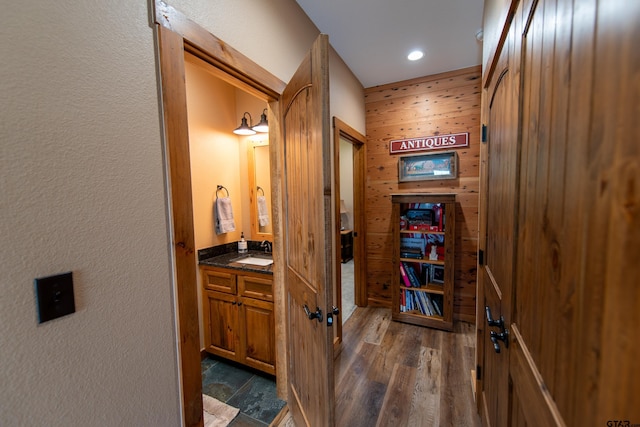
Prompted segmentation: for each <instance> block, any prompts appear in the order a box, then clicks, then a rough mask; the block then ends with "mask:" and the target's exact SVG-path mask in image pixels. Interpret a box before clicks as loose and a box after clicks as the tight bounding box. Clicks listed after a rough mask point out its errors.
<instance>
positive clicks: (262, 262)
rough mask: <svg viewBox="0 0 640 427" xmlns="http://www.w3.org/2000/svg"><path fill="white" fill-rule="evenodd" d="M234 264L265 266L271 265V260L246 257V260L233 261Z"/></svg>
mask: <svg viewBox="0 0 640 427" xmlns="http://www.w3.org/2000/svg"><path fill="white" fill-rule="evenodd" d="M234 262H239V263H240V264H251V265H260V266H267V265H271V264H273V259H271V258H258V257H255V256H248V257H246V258H240V259H236V260H234Z"/></svg>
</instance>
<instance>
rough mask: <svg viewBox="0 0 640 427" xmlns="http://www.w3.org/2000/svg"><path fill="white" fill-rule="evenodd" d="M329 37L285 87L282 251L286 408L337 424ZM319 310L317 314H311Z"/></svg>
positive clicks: (309, 420)
mask: <svg viewBox="0 0 640 427" xmlns="http://www.w3.org/2000/svg"><path fill="white" fill-rule="evenodd" d="M328 46H329V43H328V37H327V36H326V35H320V36H319V37H318V38H317V39H316V41H315V42H314V44H313V46H312V48H311V51H310V52H309V54H307V56H306V57H305V59H304V61H303V62H302V64H301V65H300V67H299V68H298V70H297V71H296V73H295V74H294V76H293V77H292V79H291V81H290V82H289V84H288V85H287V87H286V89H285V90H284V92H283V94H282V98H281V103H280V105H281V106H282V136H283V142H284V171H283V173H284V191H283V193H284V194H283V205H284V223H285V224H284V225H285V226H284V252H285V259H284V261H285V264H286V267H285V268H286V272H285V275H286V297H285V298H286V301H285V306H286V317H287V328H288V330H287V338H288V352H287V355H288V358H289V360H288V382H289V399H288V403H289V408H290V410H291V412H292V414H293V417H294V419H295V422H296V425H298V426H332V425H333V423H334V416H333V415H334V389H333V356H332V351H333V347H332V337H333V331H332V329H331V328H329V327H327V323H326V318H327V309H328V308H330V307H331V306H332V286H331V278H332V277H333V269H334V261H335V256H334V255H332V253H333V252H332V251H333V250H334V247H335V235H334V233H333V224H334V221H335V218H334V214H333V211H332V208H331V198H332V193H331V180H332V177H331V147H330V122H329V111H328V110H329V107H328V101H329V75H328ZM316 316H317V317H316Z"/></svg>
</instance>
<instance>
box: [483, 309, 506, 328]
mask: <svg viewBox="0 0 640 427" xmlns="http://www.w3.org/2000/svg"><path fill="white" fill-rule="evenodd" d="M484 311H485V313H486V315H487V324H488V325H489V326H497V327H498V328H501V329H502V328H504V318H503V317H502V316H500V319H498V320H494V319H493V318H492V317H491V309H490V308H489V306H488V305H487V306H486V307H485V308H484Z"/></svg>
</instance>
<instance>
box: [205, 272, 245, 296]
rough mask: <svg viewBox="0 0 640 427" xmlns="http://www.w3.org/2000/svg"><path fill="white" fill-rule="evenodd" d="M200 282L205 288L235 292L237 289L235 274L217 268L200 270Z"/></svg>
mask: <svg viewBox="0 0 640 427" xmlns="http://www.w3.org/2000/svg"><path fill="white" fill-rule="evenodd" d="M202 282H203V284H204V287H205V289H210V290H212V291H218V292H226V293H229V294H235V293H236V291H237V287H236V286H237V285H236V275H235V274H231V273H226V272H224V271H218V270H209V269H203V270H202Z"/></svg>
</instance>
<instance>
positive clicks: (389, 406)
mask: <svg viewBox="0 0 640 427" xmlns="http://www.w3.org/2000/svg"><path fill="white" fill-rule="evenodd" d="M343 338H344V342H343V349H342V352H341V353H340V355H339V356H338V357H337V358H336V360H335V384H336V425H337V426H340V427H342V426H349V427H358V426H362V427H369V426H395V427H404V426H424V427H428V426H457V427H458V426H474V427H475V426H480V419H479V417H478V415H477V413H476V406H475V401H474V399H473V395H472V389H471V369H472V368H473V366H474V357H475V329H474V326H473V325H471V324H469V323H463V322H456V323H455V328H454V331H453V332H443V331H439V330H435V329H429V328H423V327H420V326H414V325H408V324H404V323H399V322H393V321H391V311H390V310H389V309H385V308H358V309H357V310H356V311H355V312H354V313H353V315H352V316H351V319H350V320H349V321H348V322H347V323H346V324H345V328H344V335H343Z"/></svg>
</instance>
